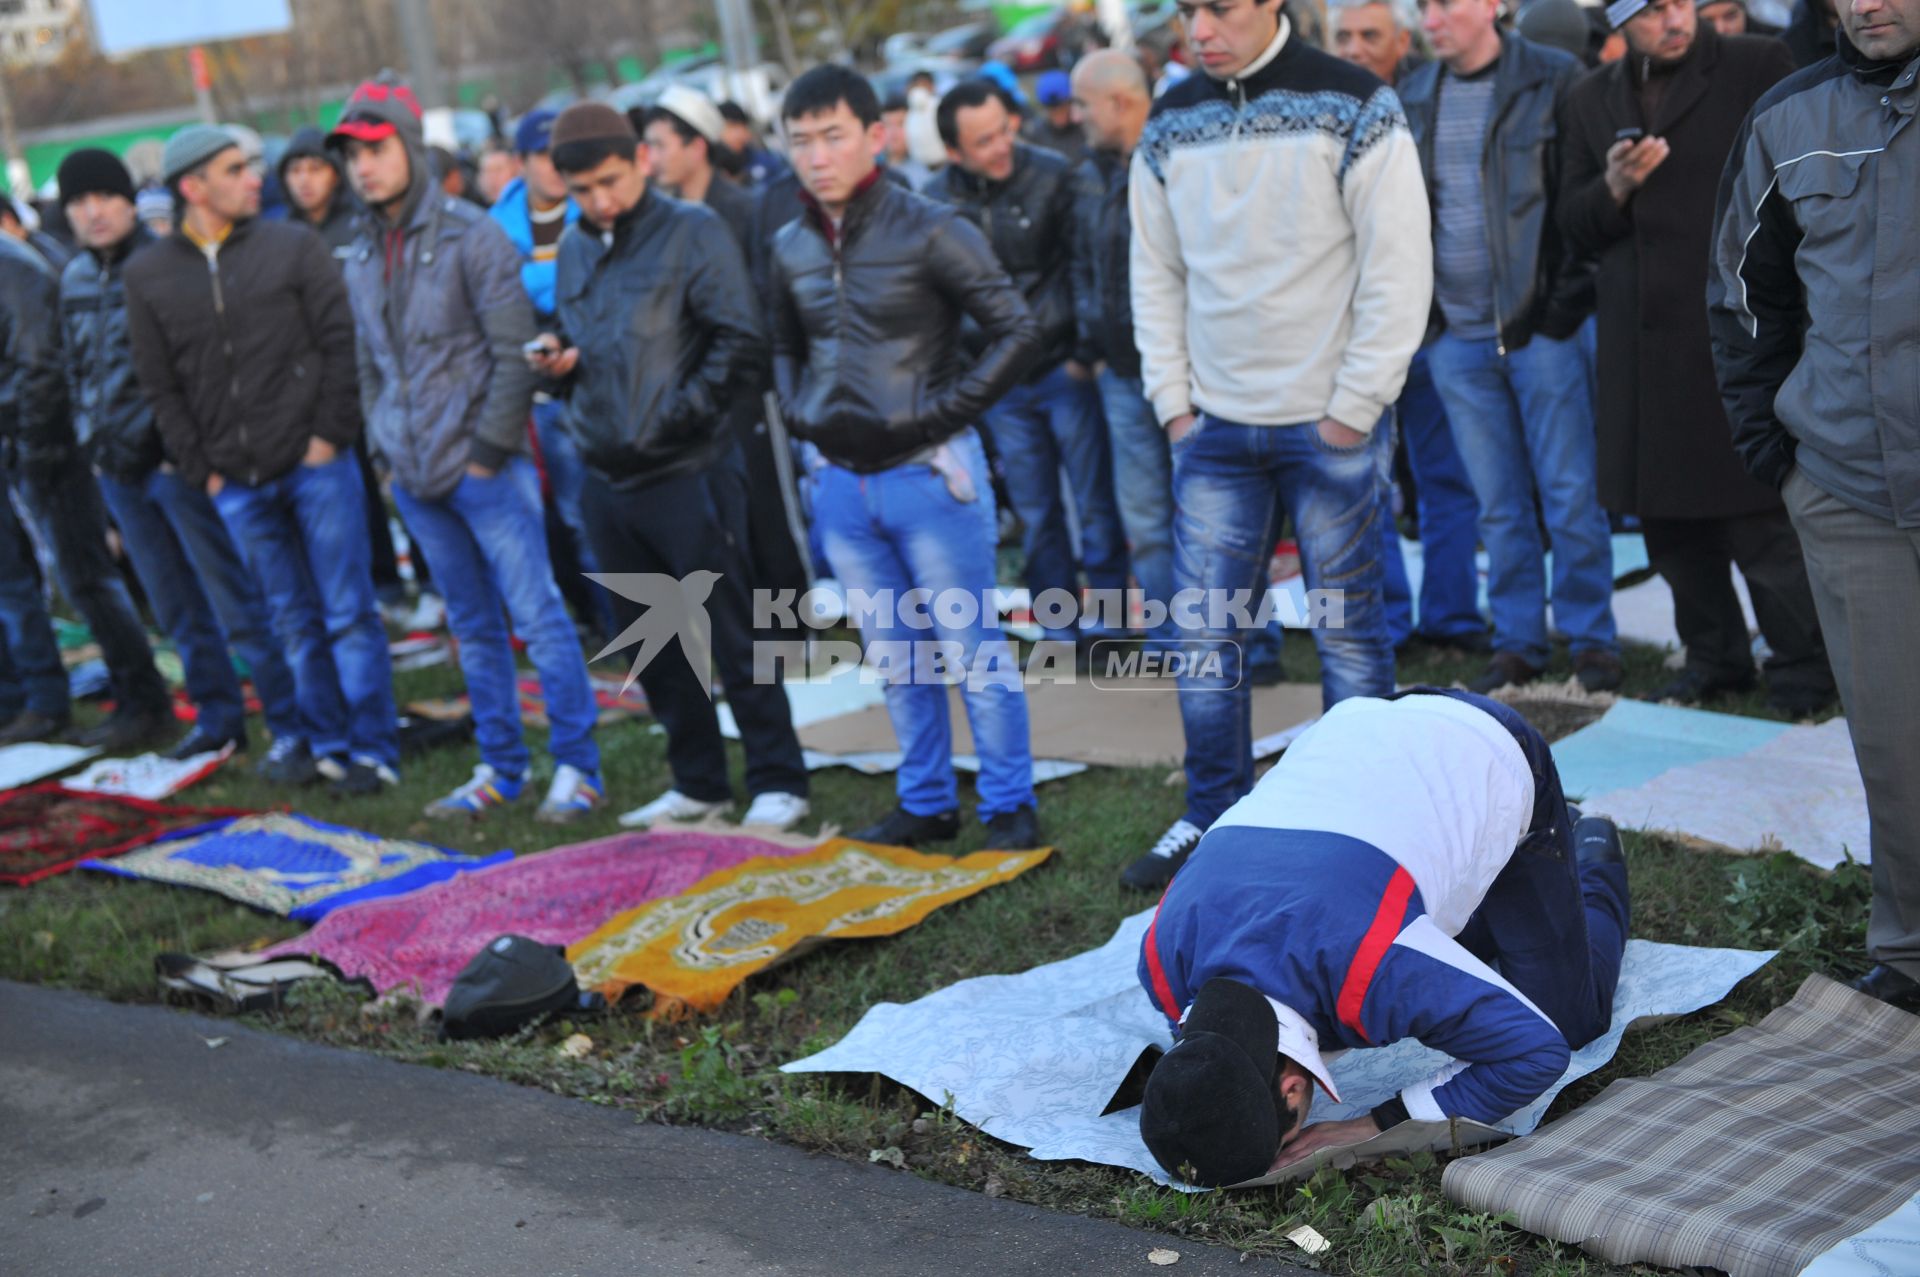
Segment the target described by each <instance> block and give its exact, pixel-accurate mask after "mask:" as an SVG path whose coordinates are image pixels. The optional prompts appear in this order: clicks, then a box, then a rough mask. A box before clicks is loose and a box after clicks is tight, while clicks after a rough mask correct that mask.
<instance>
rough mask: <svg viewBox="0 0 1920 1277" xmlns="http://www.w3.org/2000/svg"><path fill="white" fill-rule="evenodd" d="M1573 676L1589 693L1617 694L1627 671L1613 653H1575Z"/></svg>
mask: <svg viewBox="0 0 1920 1277" xmlns="http://www.w3.org/2000/svg"><path fill="white" fill-rule="evenodd" d="M1573 676H1574V677H1575V678H1577V679H1579V680H1580V686H1581V687H1583V688H1585V689H1586V690H1587V691H1588V692H1617V691H1619V690H1620V683H1621V680H1623V679H1624V678H1626V676H1627V671H1626V667H1625V666H1623V665H1621V664H1620V658H1619V657H1617V656H1615V655H1614V654H1613V653H1612V652H1575V653H1574V654H1573Z"/></svg>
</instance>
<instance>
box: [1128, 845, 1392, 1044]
mask: <svg viewBox="0 0 1920 1277" xmlns="http://www.w3.org/2000/svg"><path fill="white" fill-rule="evenodd" d="M1412 896H1413V875H1412V874H1410V873H1408V872H1407V871H1406V870H1405V869H1396V870H1395V871H1394V874H1393V877H1392V878H1390V879H1388V881H1387V889H1386V891H1385V892H1384V893H1383V894H1382V895H1381V897H1380V908H1379V909H1378V910H1376V911H1375V913H1374V915H1373V924H1372V925H1371V926H1369V927H1368V928H1367V934H1366V935H1364V936H1362V937H1361V939H1360V947H1359V948H1358V949H1356V950H1354V953H1353V961H1352V963H1350V964H1349V965H1348V967H1347V978H1346V982H1345V983H1343V984H1342V985H1341V986H1340V1000H1339V1002H1338V1003H1336V1004H1335V1010H1336V1013H1337V1014H1338V1015H1339V1017H1340V1023H1342V1024H1344V1025H1346V1026H1347V1027H1348V1028H1349V1029H1352V1030H1353V1031H1354V1032H1355V1033H1357V1034H1359V1035H1360V1037H1361V1039H1362V1040H1363V1041H1367V1042H1371V1041H1372V1040H1373V1039H1372V1038H1369V1037H1368V1036H1367V1031H1366V1029H1364V1028H1362V1027H1361V1024H1360V1008H1361V1007H1363V1006H1365V1005H1366V1001H1367V990H1368V989H1369V988H1370V987H1371V986H1372V984H1373V974H1374V972H1376V971H1378V970H1379V969H1380V963H1381V960H1382V959H1384V958H1385V957H1386V956H1387V950H1388V949H1389V948H1390V947H1391V946H1392V944H1393V941H1394V937H1396V936H1398V935H1399V934H1400V926H1401V923H1402V921H1403V920H1404V919H1405V918H1406V916H1407V901H1408V900H1409V899H1411V898H1412ZM1157 916H1158V915H1156V918H1157ZM1147 935H1148V938H1149V941H1151V938H1152V935H1153V932H1152V930H1151V929H1149V930H1148V932H1147Z"/></svg>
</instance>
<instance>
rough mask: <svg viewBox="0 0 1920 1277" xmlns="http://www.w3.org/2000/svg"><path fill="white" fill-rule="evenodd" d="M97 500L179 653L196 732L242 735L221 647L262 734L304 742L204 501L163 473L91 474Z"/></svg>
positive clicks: (284, 682)
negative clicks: (128, 477)
mask: <svg viewBox="0 0 1920 1277" xmlns="http://www.w3.org/2000/svg"><path fill="white" fill-rule="evenodd" d="M100 495H101V496H103V497H105V498H106V502H107V508H108V509H109V510H111V511H113V521H114V522H115V523H117V524H119V525H120V537H121V540H122V542H123V543H124V544H125V545H126V547H127V558H129V559H131V560H132V561H133V570H134V571H135V572H136V573H138V574H139V577H140V584H141V585H142V586H143V587H144V588H145V589H146V592H147V602H148V604H149V605H150V606H151V607H152V608H153V615H154V619H155V620H157V621H159V622H160V628H162V629H164V630H165V631H166V632H167V635H168V637H170V638H171V639H172V640H173V643H174V646H175V647H176V648H178V649H179V651H180V664H181V665H182V666H183V667H184V669H185V671H186V677H187V695H188V696H189V697H191V698H192V700H193V706H194V709H195V710H196V711H198V714H199V718H198V720H197V723H196V726H198V727H199V728H200V730H202V731H204V732H206V733H207V734H208V735H211V736H215V737H240V738H244V737H245V736H246V731H247V708H246V701H245V698H244V694H243V693H242V691H241V687H240V677H239V675H237V674H236V673H234V669H233V661H232V659H231V658H230V657H229V656H228V655H227V645H228V643H229V642H231V643H232V645H233V650H234V651H236V652H238V653H239V654H240V659H242V660H244V661H245V662H246V663H247V668H248V669H249V670H250V671H251V673H252V675H253V686H254V690H255V692H257V693H258V694H259V697H260V708H261V711H262V713H263V715H264V716H265V718H266V720H267V730H268V731H270V732H272V733H273V735H274V736H275V738H279V737H286V736H290V737H293V738H295V739H305V737H306V730H305V727H304V725H303V724H302V723H301V721H300V703H299V699H298V697H297V696H296V694H295V692H294V683H293V671H292V670H290V669H288V668H287V659H286V657H285V656H284V655H283V654H282V653H281V651H280V645H279V642H278V641H277V640H276V639H275V637H274V634H273V627H272V624H271V622H269V621H268V619H267V604H266V600H265V599H263V598H262V597H261V596H260V587H259V586H257V585H255V584H254V581H253V578H252V577H251V576H249V575H248V574H247V567H246V564H245V563H243V562H241V559H240V551H239V550H238V549H236V548H235V547H234V544H233V537H232V536H231V535H229V534H228V532H227V525H226V524H224V523H222V522H221V521H220V512H219V511H217V510H215V509H214V508H213V501H212V499H211V498H209V497H208V496H207V494H206V493H205V492H203V491H201V490H199V489H197V488H195V487H193V486H192V485H190V484H188V483H185V482H184V481H182V480H181V479H180V477H179V476H178V475H175V474H173V473H172V472H171V471H165V470H154V471H152V472H151V473H149V474H148V475H147V476H146V477H145V478H144V479H140V480H138V481H136V482H133V483H126V482H123V481H121V480H119V479H116V478H113V477H112V476H111V475H101V476H100Z"/></svg>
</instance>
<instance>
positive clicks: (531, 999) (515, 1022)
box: [440, 936, 606, 1039]
mask: <svg viewBox="0 0 1920 1277" xmlns="http://www.w3.org/2000/svg"><path fill="white" fill-rule="evenodd" d="M605 1005H606V1004H605V1002H604V1001H603V1000H602V999H601V998H600V995H599V994H597V993H596V994H589V995H585V996H582V994H581V992H580V985H579V983H578V982H577V981H575V980H574V978H573V964H571V963H570V962H568V961H567V951H566V949H565V948H563V947H562V946H560V945H553V944H542V943H540V942H539V941H538V940H530V939H528V938H527V937H526V936H500V937H498V938H497V939H494V940H492V941H489V942H488V944H487V947H486V948H484V949H482V950H481V951H480V952H479V953H477V954H475V955H474V957H473V961H471V962H469V963H467V965H466V966H465V967H463V968H461V971H460V974H459V975H458V976H455V977H454V981H453V988H452V989H451V990H450V991H449V992H448V993H447V1003H446V1008H445V1011H444V1013H443V1015H442V1018H441V1021H440V1036H441V1037H443V1038H455V1039H464V1038H493V1037H500V1036H501V1035H503V1034H507V1033H512V1032H514V1031H515V1030H518V1029H522V1028H525V1027H526V1026H527V1025H529V1024H537V1023H539V1022H540V1021H542V1020H545V1019H546V1018H547V1017H549V1016H552V1015H556V1014H558V1013H559V1012H562V1011H569V1010H574V1011H578V1010H586V1011H592V1010H597V1009H600V1008H603V1007H604V1006H605Z"/></svg>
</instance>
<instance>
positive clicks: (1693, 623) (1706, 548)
mask: <svg viewBox="0 0 1920 1277" xmlns="http://www.w3.org/2000/svg"><path fill="white" fill-rule="evenodd" d="M1640 530H1641V532H1642V534H1643V535H1644V536H1645V537H1646V540H1647V559H1648V561H1649V562H1650V563H1652V565H1653V569H1654V571H1656V572H1658V573H1659V574H1660V575H1661V576H1662V577H1664V578H1666V582H1667V584H1668V585H1669V586H1671V587H1672V589H1673V624H1674V628H1675V629H1677V630H1678V631H1679V632H1680V641H1681V642H1682V643H1684V644H1686V648H1687V668H1689V669H1692V670H1698V671H1699V672H1700V673H1701V674H1704V675H1706V676H1707V677H1708V678H1711V679H1726V680H1735V679H1742V678H1746V677H1748V676H1750V675H1751V674H1752V673H1753V644H1752V642H1751V640H1749V639H1748V637H1747V617H1746V613H1744V612H1742V611H1741V610H1740V597H1739V596H1738V595H1737V594H1735V593H1734V590H1733V575H1732V573H1730V572H1728V571H1727V563H1728V561H1729V560H1731V561H1732V562H1734V563H1736V564H1738V565H1739V566H1740V574H1741V575H1742V576H1744V577H1746V579H1747V590H1748V592H1749V593H1750V594H1751V595H1752V596H1753V614H1754V617H1755V619H1756V620H1758V621H1759V622H1760V632H1761V633H1762V634H1764V635H1766V639H1767V646H1768V647H1769V648H1771V649H1772V651H1773V654H1772V655H1771V656H1769V657H1768V658H1767V683H1768V685H1769V686H1770V687H1773V688H1776V689H1786V688H1792V689H1796V690H1806V691H1809V692H1824V693H1827V694H1829V695H1831V694H1832V692H1833V690H1834V686H1833V671H1832V670H1831V669H1829V668H1828V666H1827V645H1826V641H1825V640H1824V639H1822V638H1821V636H1820V617H1819V615H1818V614H1817V613H1816V612H1815V610H1814V606H1813V587H1812V586H1811V585H1809V584H1808V582H1807V564H1806V560H1805V559H1804V558H1803V557H1801V553H1800V538H1799V537H1798V536H1796V535H1795V534H1794V531H1793V520H1792V519H1791V518H1789V517H1788V515H1787V512H1786V511H1785V510H1769V511H1767V512H1765V513H1763V514H1747V515H1740V516H1738V517H1736V518H1728V519H1652V518H1645V517H1642V518H1641V520H1640Z"/></svg>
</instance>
